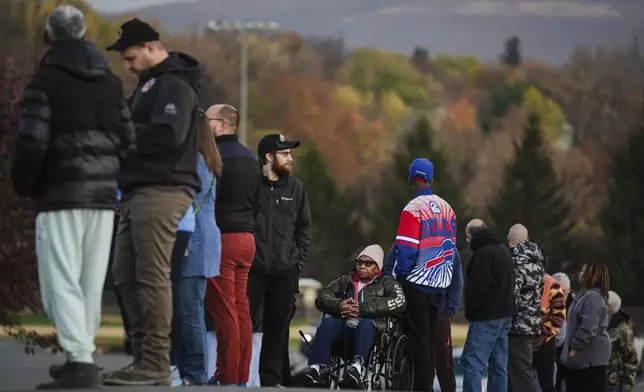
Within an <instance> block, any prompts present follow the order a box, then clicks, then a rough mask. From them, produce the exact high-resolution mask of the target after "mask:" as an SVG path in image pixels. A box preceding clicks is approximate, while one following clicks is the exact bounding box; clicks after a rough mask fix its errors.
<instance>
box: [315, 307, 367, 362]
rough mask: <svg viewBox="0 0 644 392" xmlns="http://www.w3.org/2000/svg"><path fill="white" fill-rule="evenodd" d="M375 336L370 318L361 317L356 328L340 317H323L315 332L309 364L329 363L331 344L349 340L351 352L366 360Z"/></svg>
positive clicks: (344, 342)
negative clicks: (351, 343) (351, 345)
mask: <svg viewBox="0 0 644 392" xmlns="http://www.w3.org/2000/svg"><path fill="white" fill-rule="evenodd" d="M375 336H376V326H375V325H374V323H373V321H372V320H369V319H362V320H360V322H359V323H358V326H357V327H356V328H351V327H350V326H348V325H347V324H346V323H345V322H344V320H342V319H339V318H333V317H325V318H323V319H322V323H321V324H320V326H319V327H318V329H317V332H316V333H315V340H314V342H313V350H312V351H311V356H310V357H309V365H330V364H331V349H332V348H333V345H334V344H345V345H346V344H347V342H349V341H351V340H353V350H351V353H352V354H353V355H354V356H360V357H361V358H362V359H363V360H364V361H367V360H368V358H369V352H370V351H371V346H373V340H374V338H375Z"/></svg>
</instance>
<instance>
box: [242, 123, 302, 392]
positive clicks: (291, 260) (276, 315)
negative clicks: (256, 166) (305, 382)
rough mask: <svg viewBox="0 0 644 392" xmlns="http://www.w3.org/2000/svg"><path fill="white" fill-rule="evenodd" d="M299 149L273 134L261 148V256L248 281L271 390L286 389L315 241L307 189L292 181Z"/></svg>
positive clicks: (265, 381)
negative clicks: (297, 301) (295, 318)
mask: <svg viewBox="0 0 644 392" xmlns="http://www.w3.org/2000/svg"><path fill="white" fill-rule="evenodd" d="M299 146H300V142H298V141H288V140H286V138H284V136H282V135H279V134H272V135H266V136H264V137H263V138H262V140H261V141H260V142H259V146H258V148H257V155H258V156H259V162H260V164H261V167H262V172H263V177H262V180H261V183H260V186H259V191H258V198H257V204H256V205H255V239H256V241H255V243H256V247H257V253H256V254H255V260H254V261H253V267H252V268H251V271H250V276H249V278H248V280H249V284H248V297H249V300H250V308H251V315H252V320H253V325H254V326H255V327H257V326H258V325H259V324H261V329H262V331H263V334H264V335H263V337H262V349H261V352H260V357H259V378H260V382H261V385H262V386H268V387H277V386H282V385H283V383H284V380H283V379H282V372H283V364H284V360H286V359H287V358H285V355H284V353H285V350H286V347H287V345H288V338H289V324H290V321H291V316H292V310H293V296H294V295H295V291H296V290H297V287H298V280H299V275H300V271H301V270H302V267H303V266H304V263H305V262H306V255H307V253H308V250H309V243H310V241H311V212H310V211H309V202H308V200H307V197H306V191H305V190H304V184H302V182H301V181H300V180H298V179H297V178H295V177H294V176H292V175H291V172H292V171H293V157H292V155H291V151H292V150H293V149H295V148H297V147H299ZM263 315H266V316H267V317H265V318H264V317H262V316H263ZM256 329H257V328H256Z"/></svg>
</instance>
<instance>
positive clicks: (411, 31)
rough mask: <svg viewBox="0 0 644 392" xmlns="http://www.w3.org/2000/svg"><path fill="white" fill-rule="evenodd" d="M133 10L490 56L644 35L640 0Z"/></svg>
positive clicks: (539, 54)
mask: <svg viewBox="0 0 644 392" xmlns="http://www.w3.org/2000/svg"><path fill="white" fill-rule="evenodd" d="M133 12H134V13H135V14H136V15H137V16H139V17H141V18H144V19H155V20H158V21H160V22H161V23H162V24H163V25H164V26H165V27H166V28H167V29H169V30H171V31H177V30H185V29H189V28H193V27H195V26H199V27H202V26H205V24H206V23H207V21H208V20H210V19H240V20H246V19H258V20H275V21H277V22H279V23H280V24H281V26H282V27H283V28H284V29H289V30H294V31H297V32H299V33H300V34H302V35H305V36H309V35H336V36H337V35H339V36H342V37H344V39H345V40H346V42H347V45H348V46H349V47H356V46H374V47H377V48H379V49H383V50H392V51H398V52H405V53H408V52H410V51H411V50H412V49H413V47H414V46H416V45H422V46H425V47H427V48H429V50H430V52H431V53H449V54H473V55H476V56H479V57H481V58H484V59H494V58H496V56H497V54H498V53H499V52H501V50H502V49H503V42H504V40H505V39H506V38H507V37H508V36H511V35H513V34H516V35H518V36H520V37H521V39H522V44H523V49H524V53H525V55H526V56H528V57H534V58H538V59H541V60H543V61H547V62H551V63H559V62H562V61H565V59H566V58H567V57H568V56H569V54H570V52H571V51H572V49H573V48H574V46H575V45H591V46H596V45H607V46H615V45H624V44H628V43H629V42H630V40H631V38H632V36H633V34H639V35H644V23H643V22H644V4H642V3H639V2H637V1H635V0H624V1H605V0H584V1H581V0H575V1H555V0H539V1H536V0H496V1H494V0H492V1H474V0H460V1H457V0H450V1H443V0H404V1H397V2H392V1H390V0H351V1H347V0H324V1H320V0H199V1H185V0H184V1H183V2H180V3H172V4H165V5H157V6H152V7H146V8H143V9H139V10H135V11H133Z"/></svg>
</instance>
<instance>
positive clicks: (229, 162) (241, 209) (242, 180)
mask: <svg viewBox="0 0 644 392" xmlns="http://www.w3.org/2000/svg"><path fill="white" fill-rule="evenodd" d="M215 140H216V142H217V146H218V147H219V152H220V153H221V159H222V161H223V164H224V166H223V172H222V174H221V178H220V179H219V181H218V189H217V201H216V203H215V216H216V217H217V225H218V226H219V229H220V230H221V232H222V233H252V232H253V231H254V227H255V218H254V216H253V209H254V206H255V200H256V199H257V187H258V185H259V181H260V179H261V177H262V171H261V168H260V167H259V161H258V160H257V157H256V156H255V155H254V154H253V152H252V151H251V150H250V149H249V148H248V147H246V146H244V145H243V144H241V143H240V142H239V140H238V139H237V136H235V135H223V136H218V137H217V138H216V139H215Z"/></svg>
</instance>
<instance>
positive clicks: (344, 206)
mask: <svg viewBox="0 0 644 392" xmlns="http://www.w3.org/2000/svg"><path fill="white" fill-rule="evenodd" d="M295 175H297V177H298V178H299V179H300V180H302V182H303V183H304V185H305V187H306V194H307V197H308V199H309V206H310V209H311V220H312V221H313V227H312V232H311V237H312V238H311V245H310V247H309V253H308V260H307V263H306V267H305V274H306V275H308V276H312V277H314V278H316V279H318V280H320V281H321V282H322V283H324V284H326V283H328V282H330V281H331V280H332V279H335V278H336V277H337V276H338V275H339V274H342V273H346V272H347V271H348V270H349V269H350V268H351V266H352V265H351V261H352V259H351V258H352V256H354V254H357V252H359V251H360V250H362V249H359V248H360V247H361V246H364V239H363V237H362V234H361V231H360V227H359V225H358V221H357V217H356V214H354V208H353V206H352V204H351V202H350V200H349V199H348V198H347V196H346V195H345V194H344V193H343V192H342V191H341V190H339V189H338V187H337V185H336V183H335V180H334V179H333V177H332V176H331V173H330V172H329V169H328V166H327V163H326V161H325V160H324V157H323V156H322V154H320V152H319V150H318V149H317V148H316V146H315V145H309V146H307V150H306V152H304V154H303V155H302V156H301V157H300V158H299V159H298V160H297V161H296V171H295Z"/></svg>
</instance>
